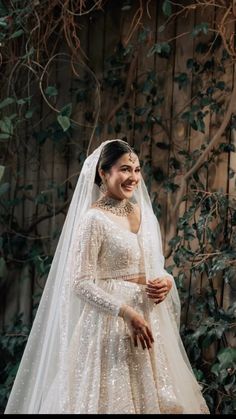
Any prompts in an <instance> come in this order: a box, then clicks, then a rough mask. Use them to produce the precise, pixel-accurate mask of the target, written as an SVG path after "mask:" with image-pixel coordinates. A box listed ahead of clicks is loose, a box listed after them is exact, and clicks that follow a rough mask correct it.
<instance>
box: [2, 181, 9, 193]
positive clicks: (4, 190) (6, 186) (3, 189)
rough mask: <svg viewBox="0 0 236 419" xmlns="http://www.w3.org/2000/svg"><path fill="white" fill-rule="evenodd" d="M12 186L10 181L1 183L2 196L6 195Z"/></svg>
mask: <svg viewBox="0 0 236 419" xmlns="http://www.w3.org/2000/svg"><path fill="white" fill-rule="evenodd" d="M9 188H10V183H8V182H6V183H3V184H2V185H0V196H1V195H4V194H5V193H6V192H7V191H8V190H9Z"/></svg>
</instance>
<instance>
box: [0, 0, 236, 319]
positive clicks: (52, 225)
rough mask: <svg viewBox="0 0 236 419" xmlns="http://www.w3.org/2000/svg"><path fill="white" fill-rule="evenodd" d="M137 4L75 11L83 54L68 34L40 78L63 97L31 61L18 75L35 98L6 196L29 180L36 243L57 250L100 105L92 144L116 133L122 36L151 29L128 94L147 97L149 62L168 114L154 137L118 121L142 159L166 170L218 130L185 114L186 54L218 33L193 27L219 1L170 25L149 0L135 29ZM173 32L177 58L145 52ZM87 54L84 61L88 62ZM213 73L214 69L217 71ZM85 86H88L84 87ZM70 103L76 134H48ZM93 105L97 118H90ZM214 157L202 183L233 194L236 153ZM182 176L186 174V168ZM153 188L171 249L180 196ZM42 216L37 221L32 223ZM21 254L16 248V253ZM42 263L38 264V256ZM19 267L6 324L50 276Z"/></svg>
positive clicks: (126, 40)
mask: <svg viewBox="0 0 236 419" xmlns="http://www.w3.org/2000/svg"><path fill="white" fill-rule="evenodd" d="M131 3H132V7H131V8H128V7H124V2H122V1H112V2H108V3H107V4H106V5H105V6H104V9H103V10H97V11H94V12H93V13H92V14H89V15H85V16H83V17H81V18H78V25H79V37H80V42H81V47H82V50H83V52H84V55H83V54H81V53H78V60H77V61H76V57H75V56H74V57H73V67H74V68H72V65H71V53H70V51H69V49H68V46H67V45H66V43H65V41H64V40H62V42H61V43H60V45H58V46H57V49H56V51H55V56H54V59H53V60H52V61H51V62H50V63H48V66H47V69H46V71H45V74H44V76H43V78H42V86H46V85H47V86H48V85H51V86H52V85H53V86H57V89H58V95H57V99H56V101H55V100H54V97H53V96H50V95H49V96H47V97H46V98H47V102H46V101H45V100H44V98H43V97H42V92H41V91H40V83H39V81H38V80H35V79H34V77H33V76H32V75H31V74H30V75H27V77H28V79H27V77H26V76H25V74H24V72H25V69H24V68H22V69H21V70H19V74H18V78H19V79H21V80H22V81H25V86H22V89H25V91H27V86H28V85H29V78H30V89H31V92H33V97H34V103H35V104H36V105H37V106H36V110H35V112H34V115H33V118H32V119H30V120H29V121H28V122H27V121H26V123H25V125H24V126H23V127H22V128H21V138H20V140H19V143H18V146H17V152H16V153H15V155H14V157H13V163H12V165H11V167H9V168H8V169H7V170H6V173H5V181H7V180H9V181H10V183H11V192H10V195H9V198H11V199H14V197H15V194H16V188H17V187H19V186H21V185H29V187H28V189H27V190H23V191H22V195H21V196H24V199H23V201H21V202H20V203H19V205H17V206H16V208H15V213H14V215H15V216H16V219H17V221H18V223H19V224H20V225H21V226H22V231H24V232H26V231H27V232H28V235H29V236H28V237H30V240H32V242H34V243H37V240H38V239H39V238H40V240H42V241H43V246H44V250H45V253H48V254H51V255H53V252H54V249H55V247H56V244H57V241H58V236H59V233H60V231H61V227H62V224H63V221H64V219H65V216H66V213H67V209H68V202H69V201H70V199H71V196H72V192H73V189H74V187H75V184H76V181H77V178H78V174H79V170H80V167H81V160H83V158H84V154H85V152H86V150H87V147H88V145H89V142H90V139H91V135H92V134H93V126H94V120H95V119H96V115H98V113H99V120H100V121H105V123H104V129H103V131H101V132H100V133H99V132H97V131H96V132H95V134H94V135H93V139H92V143H91V144H90V151H92V150H93V149H94V148H95V147H96V146H97V145H98V144H99V143H100V142H101V141H102V140H104V139H107V138H114V133H111V134H110V133H109V123H108V122H107V118H108V116H109V117H110V118H111V121H112V116H111V110H112V109H115V107H116V106H117V104H118V103H119V100H120V99H122V98H119V97H118V96H117V97H116V95H114V94H109V89H108V90H107V91H106V92H105V94H104V92H102V91H100V93H99V90H98V86H99V85H98V82H100V81H101V80H103V79H104V77H106V74H107V71H108V68H109V65H110V64H109V58H110V57H111V56H112V55H113V54H114V51H115V49H116V48H117V45H118V44H119V43H120V45H123V46H124V45H128V44H130V43H131V44H132V43H135V42H136V43H137V42H138V36H139V34H140V33H141V32H142V31H144V32H143V33H145V30H146V40H145V42H142V43H141V42H140V45H139V46H138V50H137V56H136V57H135V60H136V61H135V63H134V68H133V72H132V74H131V76H132V82H131V84H130V86H129V91H128V93H127V97H126V98H125V101H126V102H127V103H128V105H129V106H130V108H131V109H137V108H139V109H141V108H142V107H143V106H145V103H146V102H145V100H146V98H145V96H144V95H143V94H142V93H139V92H138V91H137V89H133V88H132V85H134V84H135V83H136V84H137V83H138V84H140V83H141V82H142V80H143V81H144V80H146V77H147V72H151V71H152V72H153V73H154V74H155V75H156V76H157V77H158V79H159V81H160V83H159V85H160V92H161V93H162V95H163V97H164V100H163V103H162V104H161V105H160V106H159V108H158V112H159V115H160V116H161V117H162V118H163V119H164V120H165V121H166V127H167V130H166V127H165V129H164V128H162V127H161V126H160V125H156V127H154V128H153V129H152V132H151V138H152V141H151V144H150V142H146V141H145V138H144V137H145V132H144V131H143V130H142V131H141V130H140V131H139V130H135V129H131V130H127V129H126V128H125V126H124V125H122V124H121V128H120V131H118V130H117V132H116V135H115V136H116V137H117V138H120V137H121V136H126V137H127V139H128V141H129V143H130V144H131V145H132V146H134V147H135V148H136V149H137V150H139V152H140V157H141V158H143V159H146V158H149V159H150V161H151V164H152V168H153V170H156V169H157V168H159V169H161V171H162V172H163V173H164V174H168V173H169V161H170V159H171V157H173V156H174V155H175V151H176V149H185V150H190V151H191V150H192V151H194V150H196V149H200V147H201V145H202V144H203V142H204V141H205V138H206V137H207V136H209V138H211V137H212V136H213V135H214V132H215V131H216V129H217V123H216V122H217V121H214V120H212V118H211V116H210V113H209V115H208V116H207V117H206V119H205V122H206V128H205V133H202V132H199V131H196V130H194V129H192V128H191V127H190V126H189V124H188V122H186V121H185V120H184V119H181V118H179V117H178V116H179V115H180V114H181V113H183V112H184V110H185V109H186V108H187V106H188V105H189V104H190V103H191V100H192V98H193V96H194V94H195V92H194V83H193V81H194V80H193V79H194V77H195V76H194V75H193V74H192V73H191V71H190V70H189V69H188V68H187V67H186V61H187V59H189V57H192V58H193V59H194V57H196V56H197V54H198V53H197V52H196V44H197V43H199V40H200V39H202V38H204V40H206V39H207V38H209V37H210V36H211V34H204V33H203V34H200V35H199V37H197V38H196V37H193V36H191V33H192V31H193V28H194V27H196V25H197V24H200V23H201V22H202V21H204V22H209V23H210V24H212V21H213V19H215V20H217V18H219V19H220V18H221V13H222V12H221V10H220V9H219V11H218V9H217V8H216V10H215V11H214V13H215V14H214V15H213V13H212V10H213V9H212V8H208V9H207V8H206V10H205V11H204V15H203V14H202V9H200V8H196V10H194V11H192V12H191V13H189V14H188V15H186V14H185V15H183V14H181V15H179V16H177V17H176V19H174V20H173V21H172V22H171V23H170V24H169V25H167V26H166V29H165V30H163V31H160V28H161V27H162V26H163V25H164V24H165V22H166V20H167V16H165V15H164V14H163V12H162V9H161V6H162V2H159V1H153V0H152V1H150V2H148V1H147V2H144V3H143V5H144V8H143V15H142V17H141V19H140V22H139V26H138V29H136V30H135V31H134V32H133V33H132V22H133V19H134V17H135V12H136V10H137V7H136V6H137V4H138V3H139V2H138V1H136V2H135V1H134V2H131ZM186 4H187V2H186ZM122 7H123V9H122ZM217 14H219V17H217V16H218V15H217ZM137 16H138V15H136V17H137ZM184 33H186V35H184ZM171 40H172V41H171ZM168 41H171V42H172V48H173V51H172V53H171V55H170V58H168V59H165V58H163V57H161V56H160V54H159V55H158V54H150V53H149V54H148V52H149V51H150V46H151V43H153V42H155V43H161V42H168ZM82 58H83V62H84V63H85V64H86V65H85V64H83V63H82ZM117 65H119V63H118V64H117ZM89 69H90V70H91V71H92V72H93V74H92V73H91V71H90V70H89ZM73 70H74V71H73ZM128 71H129V68H128V67H127V77H128V76H130V74H129V72H128ZM75 72H76V74H77V75H75ZM212 72H213V73H214V70H212ZM184 73H186V74H188V82H187V83H186V84H184V83H183V84H182V86H181V88H180V87H179V84H178V82H177V81H176V80H177V79H178V76H179V75H180V74H184ZM85 75H87V77H88V78H89V81H88V85H90V87H91V86H92V89H91V91H90V93H89V97H88V100H87V102H86V111H87V114H86V115H85V113H84V106H85V105H84V102H78V103H76V101H75V97H76V95H75V94H74V93H75V91H77V94H79V91H80V86H81V80H83V77H84V76H85ZM212 77H214V74H212ZM221 80H223V81H225V83H226V84H227V85H228V86H229V88H230V89H231V88H232V85H233V69H232V67H231V66H229V67H228V68H227V69H226V72H225V73H224V75H222V79H221ZM82 90H83V89H82V88H81V92H82ZM124 94H125V93H124ZM99 95H100V98H101V104H100V101H99ZM144 102H145V103H144ZM69 103H72V109H73V112H72V118H73V119H74V120H75V121H76V124H75V126H74V129H73V137H72V138H69V137H68V140H67V143H65V141H64V142H60V139H59V137H58V139H57V138H56V136H54V137H53V139H52V138H48V137H47V136H46V134H45V135H44V133H45V132H46V128H47V127H48V126H49V125H50V124H51V123H53V122H54V121H55V118H56V115H57V114H56V112H54V111H53V110H52V107H55V108H56V109H59V110H60V109H61V108H63V107H64V106H65V105H67V104H69ZM49 105H50V106H49ZM89 112H90V113H91V115H92V119H91V120H92V121H93V122H90V120H89ZM132 118H133V120H132V123H133V124H134V123H135V122H137V123H138V124H140V123H142V115H137V114H136V113H135V112H133V113H132ZM113 121H114V119H113ZM47 132H48V131H47ZM39 133H41V134H39ZM221 140H222V141H224V142H225V143H233V144H235V145H236V139H235V136H233V135H231V133H228V136H227V137H226V136H225V137H222V138H221ZM157 142H158V143H163V144H164V145H165V146H166V147H162V148H158V147H157V146H156V143H157ZM62 144H63V145H62ZM217 159H218V160H216V162H215V166H214V167H213V166H212V169H211V171H210V173H208V171H207V170H206V172H205V177H204V178H203V183H204V184H205V185H207V187H208V189H209V190H211V191H217V190H222V191H223V192H225V193H230V194H235V176H231V177H229V168H230V169H231V170H232V171H234V170H235V171H236V156H235V153H230V154H229V153H223V154H221V155H220V156H219V157H218V158H217ZM181 176H182V174H180V177H181ZM180 177H179V178H176V179H175V182H178V181H179V179H180ZM68 180H69V181H68ZM55 185H57V186H59V185H60V188H59V187H58V188H54V187H53V186H55ZM155 191H157V192H158V194H159V195H158V196H159V198H158V199H159V203H160V205H161V207H162V216H161V218H160V224H161V230H162V234H163V244H164V248H167V243H168V241H169V239H170V238H171V235H172V229H171V228H170V227H171V219H170V217H169V214H170V209H171V208H172V207H173V206H174V204H175V195H174V194H172V193H167V192H166V191H163V190H162V189H161V188H160V187H159V185H158V184H154V185H153V186H152V192H155ZM45 197H46V198H47V200H46V202H47V203H48V205H50V206H52V207H53V208H54V214H51V213H50V212H49V210H48V208H47V204H45V199H46V198H45ZM186 205H188V204H187V203H186V202H183V203H182V204H181V205H180V208H179V214H180V215H181V214H182V213H183V211H184V209H185V207H186ZM63 206H64V208H63ZM58 208H59V209H60V212H59V210H58ZM39 219H40V220H41V221H40V222H38V221H37V222H35V220H39ZM172 227H173V226H172ZM23 235H24V234H22V236H23ZM16 260H17V255H15V261H16ZM168 262H169V261H168ZM38 263H39V264H40V259H39V260H38ZM12 266H13V268H12V269H11V267H10V269H9V274H8V279H7V282H8V285H7V286H6V288H5V299H4V303H3V305H2V307H1V322H2V325H5V324H8V323H9V322H10V321H11V318H12V316H13V315H14V314H15V313H17V312H23V313H24V320H25V321H26V322H27V321H28V320H29V319H30V318H31V316H32V308H33V304H34V302H33V300H32V295H37V292H38V293H39V294H40V292H41V290H42V288H43V285H44V282H45V277H40V275H39V273H37V272H36V271H35V272H34V271H32V270H31V268H30V267H29V266H28V267H25V268H24V269H22V268H21V263H20V261H19V264H18V265H17V263H14V264H12ZM232 298H233V295H232V293H230V291H228V290H225V292H224V304H226V305H227V304H229V303H230V301H232Z"/></svg>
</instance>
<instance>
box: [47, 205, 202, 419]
mask: <svg viewBox="0 0 236 419" xmlns="http://www.w3.org/2000/svg"><path fill="white" fill-rule="evenodd" d="M141 234H142V233H141V229H140V230H139V232H138V233H137V234H135V233H132V232H130V231H128V230H126V229H125V228H122V227H120V226H119V225H118V224H117V223H116V222H115V221H113V220H112V219H111V218H110V217H109V215H107V213H104V212H102V211H101V210H99V209H96V208H91V209H89V211H88V212H87V214H86V215H85V217H84V220H83V222H82V223H81V226H80V227H79V231H78V239H77V246H76V248H75V249H74V253H73V257H72V263H73V275H72V278H71V286H72V288H73V292H74V293H76V294H77V297H78V299H80V300H81V299H82V300H83V305H82V314H81V316H80V317H79V320H78V322H77V325H76V327H75V329H74V333H73V336H72V339H71V342H70V347H69V351H68V365H67V367H68V369H69V371H70V378H69V386H70V388H69V394H70V398H69V404H68V406H67V408H66V409H65V410H64V411H61V410H60V407H59V404H60V403H59V401H58V398H57V388H58V383H57V379H55V380H54V383H53V385H52V386H51V388H50V389H49V391H48V393H47V397H46V399H44V402H43V404H42V406H41V410H40V412H39V413H75V414H82V413H85V414H86V413H87V414H98V413H100V414H103V413H104V414H106V413H110V414H119V413H121V414H132V413H133V414H147V413H155V414H158V413H205V414H207V413H209V410H208V408H207V406H206V403H205V400H204V398H203V396H202V394H201V389H200V386H199V385H198V383H197V381H196V379H195V377H194V375H193V372H192V371H191V369H190V366H189V363H188V360H187V356H186V353H185V351H184V348H183V345H182V342H181V340H180V337H179V334H178V330H177V325H176V321H175V313H174V312H173V307H172V306H171V303H170V300H169V297H167V298H166V300H165V302H162V303H160V304H155V303H154V302H153V301H152V300H150V299H148V297H147V295H146V292H145V285H141V284H138V283H134V282H131V280H132V278H137V277H139V276H143V275H144V266H143V257H142V251H141V246H140V237H141ZM123 303H125V304H128V305H130V306H132V307H133V308H134V309H135V310H137V311H138V312H139V313H140V314H142V316H143V317H144V318H145V319H146V320H147V322H148V323H149V325H150V327H151V330H152V333H153V336H154V341H155V342H154V344H153V346H152V348H151V350H148V349H145V350H143V349H142V348H141V345H139V346H138V347H134V344H133V342H132V340H131V337H130V332H129V329H128V327H127V326H126V324H125V322H124V320H123V319H122V318H121V317H119V316H118V312H119V309H120V306H121V305H122V304H123ZM161 306H162V307H161Z"/></svg>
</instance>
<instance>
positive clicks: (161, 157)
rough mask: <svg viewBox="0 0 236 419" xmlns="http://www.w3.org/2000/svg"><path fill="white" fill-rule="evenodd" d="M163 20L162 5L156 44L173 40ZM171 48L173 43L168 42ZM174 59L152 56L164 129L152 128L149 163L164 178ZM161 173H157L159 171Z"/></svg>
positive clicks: (163, 199) (163, 202) (162, 201)
mask: <svg viewBox="0 0 236 419" xmlns="http://www.w3.org/2000/svg"><path fill="white" fill-rule="evenodd" d="M165 21H166V17H165V16H164V14H163V11H162V8H161V4H160V3H159V6H158V8H157V15H156V42H157V43H162V42H167V41H168V40H170V39H174V37H175V30H176V28H175V22H172V23H171V24H169V25H168V26H167V27H166V29H165V31H164V32H159V30H158V29H159V28H160V27H162V26H163V25H164V23H165ZM171 45H172V47H173V45H174V43H173V42H172V43H171ZM174 60H175V51H174V50H173V52H172V53H171V55H170V58H169V59H165V58H162V57H159V56H158V55H157V54H156V55H155V64H154V68H155V72H156V75H157V78H158V81H159V83H158V86H159V90H158V92H157V94H158V95H160V96H163V99H164V101H163V103H162V105H161V106H158V108H157V115H159V116H160V117H161V118H162V120H163V126H161V125H158V124H157V125H156V126H155V127H154V129H153V144H152V164H153V167H154V168H155V169H157V170H159V171H161V172H162V173H163V175H164V176H168V175H169V157H170V147H171V142H172V131H171V116H172V111H173V110H172V99H173V89H174V81H173V69H174ZM157 143H163V144H165V145H166V146H167V147H168V146H169V149H168V148H166V149H161V148H160V147H157V146H156V144H157ZM159 173H160V172H159ZM162 186H163V182H160V183H159V182H156V187H157V192H158V204H159V205H160V207H161V218H160V227H161V231H162V238H163V249H164V252H165V248H166V246H167V243H168V236H167V225H168V219H167V205H168V203H167V192H166V191H165V190H163V188H162Z"/></svg>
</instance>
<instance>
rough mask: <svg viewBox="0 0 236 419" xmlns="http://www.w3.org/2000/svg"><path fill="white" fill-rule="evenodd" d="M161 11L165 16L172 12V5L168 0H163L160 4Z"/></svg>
mask: <svg viewBox="0 0 236 419" xmlns="http://www.w3.org/2000/svg"><path fill="white" fill-rule="evenodd" d="M162 11H163V13H164V15H165V16H170V15H171V13H172V6H171V3H170V1H169V0H164V2H163V4H162Z"/></svg>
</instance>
